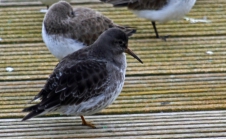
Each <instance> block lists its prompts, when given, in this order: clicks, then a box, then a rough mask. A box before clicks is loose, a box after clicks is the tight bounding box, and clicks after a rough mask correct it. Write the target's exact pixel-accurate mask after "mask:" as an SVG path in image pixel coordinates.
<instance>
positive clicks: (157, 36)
mask: <svg viewBox="0 0 226 139" xmlns="http://www.w3.org/2000/svg"><path fill="white" fill-rule="evenodd" d="M151 23H152V26H153V28H154V30H155V35H156V38H159V34H158V30H157V28H156V24H155V22H154V21H152V22H151Z"/></svg>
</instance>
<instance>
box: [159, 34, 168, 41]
mask: <svg viewBox="0 0 226 139" xmlns="http://www.w3.org/2000/svg"><path fill="white" fill-rule="evenodd" d="M158 38H159V39H162V40H163V41H165V42H166V41H167V40H166V39H167V38H169V35H167V36H160V37H158Z"/></svg>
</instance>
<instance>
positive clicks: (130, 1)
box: [100, 0, 169, 10]
mask: <svg viewBox="0 0 226 139" xmlns="http://www.w3.org/2000/svg"><path fill="white" fill-rule="evenodd" d="M100 1H102V2H106V3H111V4H113V5H114V6H115V7H124V6H125V7H128V8H129V9H131V10H159V9H161V8H162V7H164V6H165V5H166V4H167V3H168V1H169V0H100Z"/></svg>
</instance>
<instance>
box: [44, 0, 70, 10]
mask: <svg viewBox="0 0 226 139" xmlns="http://www.w3.org/2000/svg"><path fill="white" fill-rule="evenodd" d="M40 1H41V3H42V4H44V5H46V8H47V10H48V9H49V6H50V5H52V4H53V3H56V2H58V1H60V0H40ZM64 1H67V2H70V1H71V0H64Z"/></svg>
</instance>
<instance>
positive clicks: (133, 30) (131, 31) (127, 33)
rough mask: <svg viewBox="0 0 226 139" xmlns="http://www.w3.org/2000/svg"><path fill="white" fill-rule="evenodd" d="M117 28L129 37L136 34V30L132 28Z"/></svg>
mask: <svg viewBox="0 0 226 139" xmlns="http://www.w3.org/2000/svg"><path fill="white" fill-rule="evenodd" d="M116 28H119V29H121V30H122V31H123V32H125V33H126V35H127V36H128V37H130V36H132V35H133V34H134V33H136V29H134V28H132V27H127V26H116Z"/></svg>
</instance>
